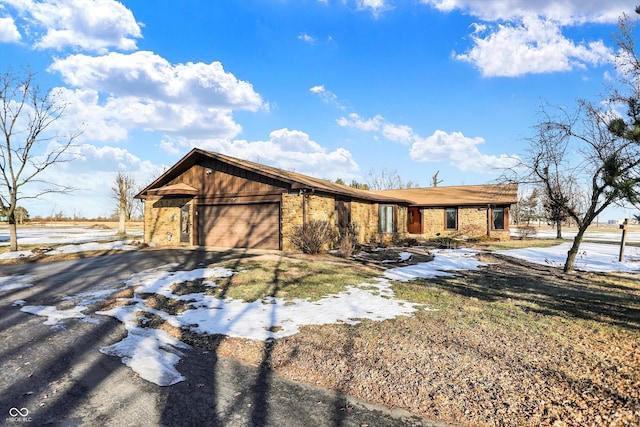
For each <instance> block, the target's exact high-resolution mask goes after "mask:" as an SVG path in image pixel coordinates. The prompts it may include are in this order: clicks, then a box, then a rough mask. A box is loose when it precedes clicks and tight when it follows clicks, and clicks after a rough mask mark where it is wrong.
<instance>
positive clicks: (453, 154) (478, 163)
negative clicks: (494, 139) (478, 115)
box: [409, 130, 518, 172]
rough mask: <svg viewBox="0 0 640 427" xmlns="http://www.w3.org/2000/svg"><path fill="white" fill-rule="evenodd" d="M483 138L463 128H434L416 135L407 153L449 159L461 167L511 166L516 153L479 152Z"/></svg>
mask: <svg viewBox="0 0 640 427" xmlns="http://www.w3.org/2000/svg"><path fill="white" fill-rule="evenodd" d="M484 142H485V141H484V139H483V138H480V137H476V138H469V137H467V136H465V135H464V134H462V132H452V133H447V132H445V131H442V130H436V131H435V132H434V133H433V135H431V136H428V137H426V138H421V137H416V138H415V140H414V142H413V144H412V145H411V150H410V151H409V155H410V156H411V159H413V160H415V161H417V162H442V161H445V162H448V163H449V164H451V165H452V166H455V167H457V168H458V169H460V170H463V171H474V172H491V169H503V168H508V167H514V166H516V164H517V163H518V161H517V160H518V158H517V157H516V156H509V155H506V154H502V155H500V156H494V155H486V154H482V153H481V152H480V150H479V148H478V146H479V145H481V144H483V143H484Z"/></svg>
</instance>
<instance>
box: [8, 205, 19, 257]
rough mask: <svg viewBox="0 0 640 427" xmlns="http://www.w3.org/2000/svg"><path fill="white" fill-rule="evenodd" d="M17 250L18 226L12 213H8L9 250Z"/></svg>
mask: <svg viewBox="0 0 640 427" xmlns="http://www.w3.org/2000/svg"><path fill="white" fill-rule="evenodd" d="M17 250H18V227H17V225H16V220H15V218H14V216H13V214H11V215H9V251H11V252H15V251H17Z"/></svg>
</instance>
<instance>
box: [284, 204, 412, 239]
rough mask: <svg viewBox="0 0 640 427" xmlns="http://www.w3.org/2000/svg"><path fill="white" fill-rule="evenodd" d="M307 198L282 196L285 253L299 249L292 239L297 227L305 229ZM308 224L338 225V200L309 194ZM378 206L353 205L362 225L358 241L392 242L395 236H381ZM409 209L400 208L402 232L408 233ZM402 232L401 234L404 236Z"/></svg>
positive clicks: (353, 215) (354, 218) (356, 220)
mask: <svg viewBox="0 0 640 427" xmlns="http://www.w3.org/2000/svg"><path fill="white" fill-rule="evenodd" d="M302 197H303V195H301V194H299V193H288V194H287V193H285V194H283V195H282V203H281V205H280V220H281V221H282V224H281V227H280V230H281V233H282V236H281V237H282V250H283V251H285V252H297V251H298V249H297V248H296V247H295V246H293V245H292V244H291V236H292V235H293V233H294V232H295V229H296V227H299V226H302V219H303V202H302ZM305 197H306V216H307V221H311V220H314V219H316V220H326V221H329V222H330V223H331V224H335V223H336V212H335V199H334V198H333V197H329V196H320V195H316V194H307V195H306V196H305ZM378 210H379V207H378V204H377V203H363V202H351V222H352V223H356V224H358V233H359V236H358V242H359V243H369V242H372V241H376V242H377V241H384V240H391V238H392V235H381V234H380V233H379V230H378V215H379V213H378ZM406 223H407V209H406V208H400V209H399V214H398V226H399V228H400V230H401V232H402V233H404V232H406ZM402 233H401V234H402Z"/></svg>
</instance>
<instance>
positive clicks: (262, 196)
mask: <svg viewBox="0 0 640 427" xmlns="http://www.w3.org/2000/svg"><path fill="white" fill-rule="evenodd" d="M447 188H448V189H449V190H446V189H447ZM496 188H498V186H466V187H440V188H438V189H409V190H393V191H369V190H360V189H355V188H352V187H349V186H345V185H340V184H336V183H333V182H329V181H325V180H321V179H317V178H313V177H309V176H306V175H302V174H298V173H295V172H290V171H285V170H282V169H277V168H273V167H270V166H266V165H262V164H259V163H254V162H249V161H246V160H241V159H237V158H234V157H230V156H225V155H222V154H219V153H214V152H210V151H205V150H200V149H193V150H191V152H189V153H188V154H187V155H186V156H185V157H183V158H182V159H181V160H180V161H178V163H176V164H175V165H174V166H173V167H172V168H171V169H169V170H168V171H166V172H165V173H164V174H162V175H161V176H160V177H159V178H158V179H156V180H155V181H154V182H152V183H151V184H149V185H148V186H147V187H146V188H144V189H143V190H142V191H141V192H140V193H139V194H138V195H136V198H138V199H142V200H144V202H145V203H144V241H145V242H146V243H152V244H155V245H159V246H212V247H216V246H217V247H242V248H262V249H275V250H283V251H287V252H295V251H297V248H296V247H295V246H294V245H293V244H292V243H291V236H293V235H294V234H295V233H296V230H297V228H298V227H299V226H302V225H303V224H305V223H307V222H308V221H311V220H327V221H329V222H330V223H331V224H333V225H334V226H335V227H336V229H337V228H339V227H342V226H346V225H348V224H350V223H355V224H357V225H358V232H359V236H358V240H359V242H360V243H370V242H388V241H390V240H392V239H393V238H398V237H400V238H402V237H407V236H413V237H424V238H432V237H437V236H441V235H446V236H452V237H462V236H467V235H468V236H472V237H475V236H477V235H490V236H492V237H495V238H501V239H507V238H508V237H509V229H508V209H509V204H511V203H515V198H513V197H512V196H513V194H516V195H517V187H516V189H515V193H513V189H512V188H511V189H509V191H508V192H507V193H508V195H507V196H504V195H503V194H502V192H503V191H504V189H500V191H499V192H498V191H495V190H496ZM465 189H466V190H465ZM492 189H493V190H492ZM433 190H436V191H435V192H434V191H433ZM489 190H492V191H489ZM447 194H448V195H447ZM503 196H504V197H503ZM456 198H457V200H456ZM512 198H513V201H511V199H512ZM443 200H446V202H447V203H445V204H443V202H442V201H443ZM453 208H455V209H456V215H455V218H454V219H455V224H449V225H454V226H455V228H448V227H447V215H449V217H451V215H452V213H451V209H453ZM496 212H499V213H500V214H501V215H502V219H503V220H504V223H503V224H504V229H497V228H496V227H495V226H492V224H495V221H493V220H492V218H493V216H494V215H496ZM417 219H419V221H418V222H417V221H416V220H417ZM449 219H450V221H449V222H451V219H452V218H449ZM490 220H491V223H490ZM417 224H419V225H417ZM498 225H500V224H498Z"/></svg>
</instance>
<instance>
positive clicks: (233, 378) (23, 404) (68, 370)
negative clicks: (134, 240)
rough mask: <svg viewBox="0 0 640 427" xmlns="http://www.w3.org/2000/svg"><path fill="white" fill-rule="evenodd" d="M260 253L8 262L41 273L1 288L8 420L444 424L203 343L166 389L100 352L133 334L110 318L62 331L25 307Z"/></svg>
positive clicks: (4, 271)
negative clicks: (171, 267) (170, 267)
mask: <svg viewBox="0 0 640 427" xmlns="http://www.w3.org/2000/svg"><path fill="white" fill-rule="evenodd" d="M258 255H261V252H257V251H238V250H227V251H204V250H196V249H193V250H176V249H172V250H144V251H136V252H130V253H124V254H120V255H112V256H105V257H98V258H88V259H81V260H76V261H64V262H54V263H40V264H30V265H11V266H0V276H11V275H19V274H21V275H23V274H30V275H33V280H32V282H33V283H34V286H32V287H29V288H23V289H16V290H10V291H5V292H2V293H0V331H1V332H0V361H1V366H2V376H0V412H1V413H2V415H0V424H2V425H25V423H27V425H38V426H40V425H64V426H85V425H88V426H94V425H100V426H132V425H135V426H158V425H164V426H181V425H185V426H186V425H188V426H218V425H219V426H310V425H313V426H406V425H419V426H437V425H442V424H437V423H432V422H429V421H427V420H424V419H422V418H419V417H415V416H412V415H411V414H408V413H406V412H404V411H400V410H389V409H387V408H385V407H381V406H376V405H372V404H368V403H366V402H363V401H359V400H356V399H353V398H350V397H348V396H344V395H340V394H337V393H335V392H331V391H328V390H324V389H319V388H315V387H311V386H308V385H304V384H300V383H295V382H291V381H288V380H285V379H283V378H281V377H279V376H277V375H276V374H274V373H273V372H272V371H270V370H268V369H261V368H257V367H252V366H248V365H246V364H243V363H240V362H238V361H237V360H234V359H229V358H223V357H220V356H218V355H216V354H215V353H213V352H206V351H203V350H200V349H197V348H189V349H186V350H184V353H185V357H183V358H182V359H181V362H180V363H179V364H178V365H177V368H178V370H179V371H180V373H181V374H182V375H183V376H185V377H186V380H185V381H183V382H180V383H177V384H175V385H172V386H168V387H160V386H157V385H155V384H153V383H149V382H147V381H145V380H143V379H141V378H139V377H138V376H137V375H136V374H135V372H134V371H132V370H131V369H129V368H128V367H126V366H125V365H123V364H122V363H121V360H120V359H119V358H116V357H111V356H106V355H104V354H102V353H100V351H99V348H100V347H103V346H106V345H110V344H113V343H115V342H117V341H119V340H121V339H122V338H123V337H124V336H125V335H126V331H125V329H124V327H123V326H122V324H121V323H120V322H118V321H117V320H115V319H113V318H109V317H101V316H99V317H96V318H97V319H99V321H92V322H87V321H80V320H77V319H69V320H67V321H65V322H64V327H62V328H60V327H55V328H52V327H51V326H48V325H44V324H43V320H44V319H43V318H42V317H40V316H34V315H31V314H27V313H23V312H21V311H20V308H19V307H17V306H14V305H13V303H14V302H15V301H17V300H25V301H27V302H28V304H31V305H56V304H60V303H61V302H62V301H63V299H64V297H65V296H68V295H74V294H78V293H81V292H86V291H89V290H91V289H92V288H94V287H96V286H99V285H100V284H102V283H104V281H105V280H109V281H114V280H124V279H126V278H127V277H128V276H130V275H131V274H133V273H135V272H138V271H141V270H145V269H149V268H152V267H156V266H159V265H163V264H167V263H179V264H181V266H182V267H183V268H184V269H192V268H196V267H198V266H202V265H204V264H210V263H212V262H217V261H222V260H225V259H236V258H238V257H254V256H258Z"/></svg>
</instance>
